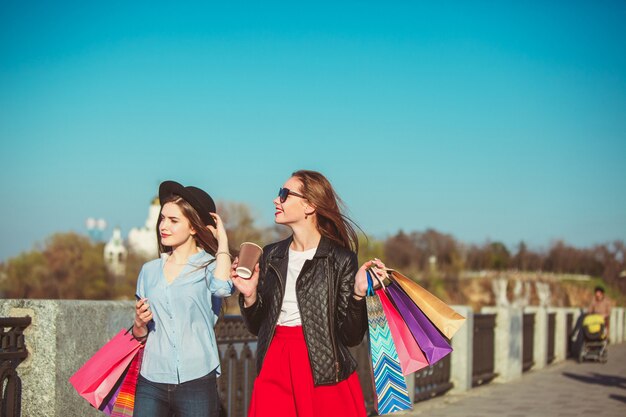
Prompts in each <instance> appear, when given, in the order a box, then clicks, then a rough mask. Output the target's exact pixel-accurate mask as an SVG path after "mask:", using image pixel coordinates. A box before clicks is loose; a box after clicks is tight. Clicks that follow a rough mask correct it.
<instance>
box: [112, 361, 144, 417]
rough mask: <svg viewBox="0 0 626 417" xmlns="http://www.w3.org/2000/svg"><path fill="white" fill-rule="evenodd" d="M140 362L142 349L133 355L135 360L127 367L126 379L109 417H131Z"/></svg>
mask: <svg viewBox="0 0 626 417" xmlns="http://www.w3.org/2000/svg"><path fill="white" fill-rule="evenodd" d="M142 360H143V349H139V352H138V353H137V355H135V358H134V359H133V361H132V362H131V363H130V366H129V367H128V371H127V372H126V377H125V378H124V382H122V385H121V387H120V392H119V394H118V395H117V398H116V399H115V404H114V405H113V410H112V412H111V417H133V411H134V409H135V389H136V388H137V379H138V378H139V370H140V369H141V361H142Z"/></svg>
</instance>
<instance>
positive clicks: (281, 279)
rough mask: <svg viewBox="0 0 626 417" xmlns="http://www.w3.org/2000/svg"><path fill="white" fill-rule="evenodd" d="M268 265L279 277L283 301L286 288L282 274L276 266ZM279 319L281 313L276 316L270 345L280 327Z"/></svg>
mask: <svg viewBox="0 0 626 417" xmlns="http://www.w3.org/2000/svg"><path fill="white" fill-rule="evenodd" d="M268 265H269V266H270V268H272V269H273V270H274V272H276V276H277V277H278V281H280V286H279V289H280V293H281V296H280V299H281V300H282V299H283V298H284V297H285V295H284V292H285V290H284V289H283V288H284V285H283V277H282V276H281V275H280V272H278V269H276V267H275V266H274V265H272V264H271V263H269V262H268ZM279 318H280V312H279V314H278V316H276V321H275V322H274V326H272V333H270V338H269V339H268V340H269V343H271V342H272V339H273V338H274V333H276V326H277V325H278V319H279Z"/></svg>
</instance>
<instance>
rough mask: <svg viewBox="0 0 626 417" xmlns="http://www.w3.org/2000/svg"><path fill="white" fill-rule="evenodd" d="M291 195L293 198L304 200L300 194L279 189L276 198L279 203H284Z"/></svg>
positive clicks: (287, 189) (286, 189)
mask: <svg viewBox="0 0 626 417" xmlns="http://www.w3.org/2000/svg"><path fill="white" fill-rule="evenodd" d="M290 195H293V196H295V197H300V198H306V197H305V196H303V195H302V194H298V193H296V192H293V191H291V190H290V189H289V188H281V189H279V190H278V198H280V202H281V203H284V202H285V201H287V197H289V196H290Z"/></svg>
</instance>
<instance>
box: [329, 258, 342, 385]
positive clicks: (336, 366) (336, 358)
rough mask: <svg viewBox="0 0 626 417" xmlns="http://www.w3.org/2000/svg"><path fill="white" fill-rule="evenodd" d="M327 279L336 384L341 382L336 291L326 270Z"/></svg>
mask: <svg viewBox="0 0 626 417" xmlns="http://www.w3.org/2000/svg"><path fill="white" fill-rule="evenodd" d="M326 279H327V281H328V329H329V331H330V343H331V344H332V345H333V355H334V359H335V382H339V359H338V355H337V343H335V320H334V317H335V309H334V303H333V301H334V298H335V297H333V295H334V291H333V279H332V276H331V275H330V271H329V270H328V265H327V269H326Z"/></svg>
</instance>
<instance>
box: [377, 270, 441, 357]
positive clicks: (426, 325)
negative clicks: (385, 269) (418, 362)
mask: <svg viewBox="0 0 626 417" xmlns="http://www.w3.org/2000/svg"><path fill="white" fill-rule="evenodd" d="M386 291H387V294H389V297H390V298H391V300H392V301H393V303H394V305H395V306H396V308H397V309H398V312H399V313H400V315H401V316H402V319H403V320H404V322H405V323H406V324H407V326H408V328H409V330H411V333H412V334H413V337H415V340H416V341H417V344H418V345H419V347H420V348H421V349H422V352H424V355H425V356H426V359H427V360H428V363H429V364H430V365H431V366H432V365H434V364H435V363H436V362H437V361H439V360H440V359H441V358H443V357H444V356H446V355H447V354H448V353H450V352H452V347H451V346H450V344H449V343H448V342H447V341H446V339H445V338H444V337H443V336H442V335H441V333H439V330H438V329H437V328H436V327H435V326H434V325H433V324H432V323H431V322H430V321H429V320H428V318H427V317H426V316H425V315H424V313H423V312H422V311H421V310H420V309H419V308H418V307H417V306H416V305H415V303H413V301H412V300H411V298H410V297H409V296H408V295H407V294H406V293H405V292H404V291H402V289H401V288H400V287H399V286H398V284H396V283H395V282H393V281H392V282H391V283H390V284H389V285H388V286H387V288H386Z"/></svg>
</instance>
